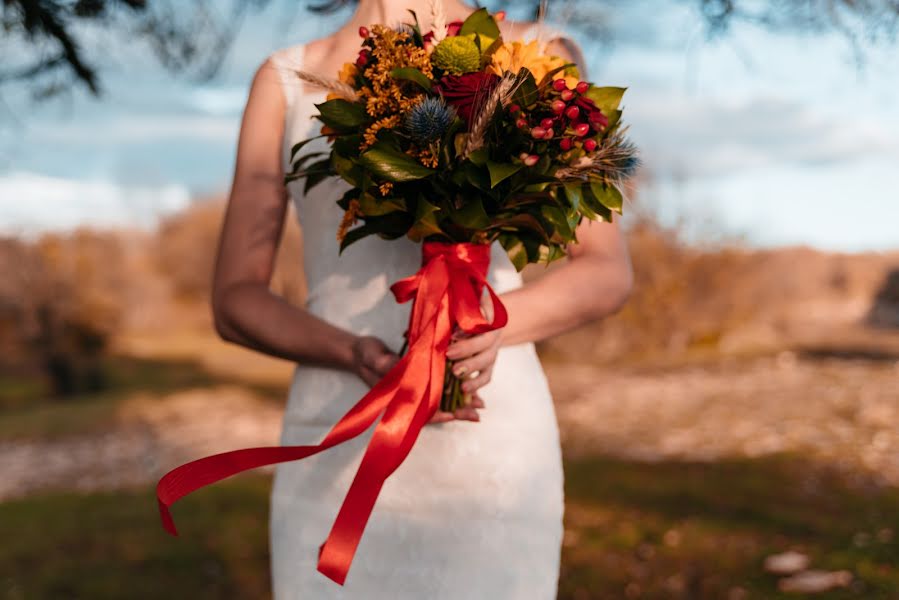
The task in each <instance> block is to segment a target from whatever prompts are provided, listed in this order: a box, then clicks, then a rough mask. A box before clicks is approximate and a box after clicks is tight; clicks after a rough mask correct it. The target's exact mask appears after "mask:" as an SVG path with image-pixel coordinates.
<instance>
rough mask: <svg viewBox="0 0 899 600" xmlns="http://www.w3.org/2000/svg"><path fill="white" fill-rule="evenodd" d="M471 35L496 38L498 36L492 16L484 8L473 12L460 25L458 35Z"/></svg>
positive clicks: (497, 28) (496, 26)
mask: <svg viewBox="0 0 899 600" xmlns="http://www.w3.org/2000/svg"><path fill="white" fill-rule="evenodd" d="M472 33H480V34H482V35H485V36H488V37H491V38H498V37H499V36H500V33H499V26H498V25H497V24H496V21H494V20H493V16H491V14H490V13H489V12H487V9H486V8H479V9H478V10H476V11H474V12H473V13H471V14H470V15H468V18H467V19H465V21H464V22H463V23H462V28H461V29H459V35H469V34H472Z"/></svg>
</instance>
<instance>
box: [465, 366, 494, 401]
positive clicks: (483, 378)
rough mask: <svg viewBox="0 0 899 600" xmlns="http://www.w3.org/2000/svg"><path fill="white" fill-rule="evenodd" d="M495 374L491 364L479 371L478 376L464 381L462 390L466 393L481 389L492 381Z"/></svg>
mask: <svg viewBox="0 0 899 600" xmlns="http://www.w3.org/2000/svg"><path fill="white" fill-rule="evenodd" d="M492 376H493V366H492V365H491V366H489V367H487V368H485V369H484V370H483V371H481V372H479V373H478V374H477V375H476V376H474V377H472V378H471V379H468V380H466V381H463V382H462V391H463V392H466V393H469V394H470V393H471V392H474V391H475V390H479V389H481V388H482V387H484V386H485V385H487V384H488V383H490V378H491V377H492Z"/></svg>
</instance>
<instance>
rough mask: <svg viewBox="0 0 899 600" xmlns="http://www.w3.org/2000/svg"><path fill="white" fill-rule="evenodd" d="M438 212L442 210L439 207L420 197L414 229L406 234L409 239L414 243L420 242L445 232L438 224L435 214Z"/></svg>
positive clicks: (413, 223)
mask: <svg viewBox="0 0 899 600" xmlns="http://www.w3.org/2000/svg"><path fill="white" fill-rule="evenodd" d="M438 210H440V209H439V208H438V207H436V206H434V205H433V204H431V203H430V202H428V201H427V200H425V199H424V198H423V197H422V196H419V197H418V203H417V205H416V207H415V217H414V218H413V221H412V227H410V228H409V231H408V232H407V233H406V235H408V236H409V239H411V240H412V241H414V242H420V241H422V240H423V239H424V238H426V237H428V236H430V235H440V234H442V233H443V231H442V230H441V229H440V225H439V224H438V223H437V215H436V214H435V213H436V212H437V211H438Z"/></svg>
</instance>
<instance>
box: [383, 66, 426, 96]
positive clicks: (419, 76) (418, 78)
mask: <svg viewBox="0 0 899 600" xmlns="http://www.w3.org/2000/svg"><path fill="white" fill-rule="evenodd" d="M390 76H391V77H393V78H394V79H404V80H406V81H411V82H412V83H415V84H418V85H419V86H421V87H422V88H424V90H425V91H426V92H430V91H431V85H432V83H431V80H430V79H428V78H427V76H426V75H425V74H424V73H422V72H421V71H420V70H418V69H416V68H414V67H400V68H398V69H393V70H392V71H390Z"/></svg>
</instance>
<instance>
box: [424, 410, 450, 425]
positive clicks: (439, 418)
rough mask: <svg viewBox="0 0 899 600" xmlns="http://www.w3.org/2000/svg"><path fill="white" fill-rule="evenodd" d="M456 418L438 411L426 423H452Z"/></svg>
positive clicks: (448, 413)
mask: <svg viewBox="0 0 899 600" xmlns="http://www.w3.org/2000/svg"><path fill="white" fill-rule="evenodd" d="M455 418H456V417H455V416H454V415H453V413H451V412H444V411H442V410H438V411H437V412H435V413H434V415H433V416H432V417H431V420H430V421H428V423H446V422H447V421H452V420H454V419H455Z"/></svg>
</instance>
